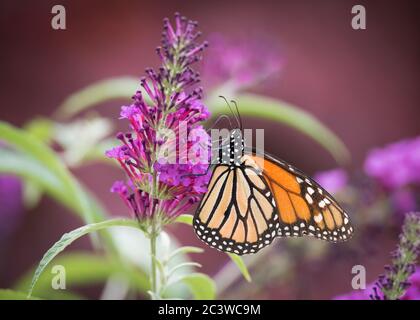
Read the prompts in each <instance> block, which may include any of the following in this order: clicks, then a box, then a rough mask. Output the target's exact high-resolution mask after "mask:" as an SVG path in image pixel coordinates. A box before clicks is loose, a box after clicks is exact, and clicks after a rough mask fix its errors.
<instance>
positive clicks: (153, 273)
mask: <svg viewBox="0 0 420 320" xmlns="http://www.w3.org/2000/svg"><path fill="white" fill-rule="evenodd" d="M156 238H157V232H156V230H155V219H153V221H152V232H151V233H150V261H151V288H152V292H153V298H156V297H157V296H158V295H157V290H158V289H157V281H156V274H157V272H156V269H157V266H156Z"/></svg>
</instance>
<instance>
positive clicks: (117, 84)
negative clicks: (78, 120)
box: [57, 76, 140, 118]
mask: <svg viewBox="0 0 420 320" xmlns="http://www.w3.org/2000/svg"><path fill="white" fill-rule="evenodd" d="M139 84H140V81H139V79H138V78H136V77H131V76H126V77H116V78H110V79H105V80H101V81H98V82H95V83H93V84H91V85H89V86H87V87H86V88H83V89H81V90H79V91H77V92H75V93H73V94H72V95H70V96H69V97H68V98H66V99H65V100H64V101H63V103H62V104H61V105H60V106H59V107H58V109H57V116H58V117H60V118H70V117H72V116H74V115H76V114H78V113H80V112H82V111H84V110H86V109H88V108H91V107H93V106H95V105H97V104H100V103H103V102H105V101H108V100H114V99H126V100H129V99H130V98H131V97H132V96H133V94H134V93H135V92H136V90H138V89H139Z"/></svg>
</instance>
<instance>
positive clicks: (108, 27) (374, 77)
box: [0, 0, 420, 299]
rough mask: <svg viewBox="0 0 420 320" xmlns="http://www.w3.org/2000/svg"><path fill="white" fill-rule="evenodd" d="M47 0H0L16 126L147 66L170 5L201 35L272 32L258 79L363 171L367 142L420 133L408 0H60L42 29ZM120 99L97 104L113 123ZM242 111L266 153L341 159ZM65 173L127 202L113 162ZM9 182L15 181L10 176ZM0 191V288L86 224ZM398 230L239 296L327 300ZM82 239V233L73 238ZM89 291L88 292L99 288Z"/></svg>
mask: <svg viewBox="0 0 420 320" xmlns="http://www.w3.org/2000/svg"><path fill="white" fill-rule="evenodd" d="M55 4H57V2H56V1H42V2H40V1H37V2H35V1H2V2H1V3H0V43H1V44H2V46H1V47H2V49H1V51H0V55H1V59H0V70H1V72H0V88H1V89H0V92H1V94H0V105H1V107H0V119H1V120H5V121H8V122H10V123H12V124H14V125H17V126H22V125H24V124H25V123H27V122H28V121H29V120H31V119H33V118H34V117H37V116H50V115H52V114H53V113H54V111H55V110H56V108H57V106H58V105H60V103H61V102H62V101H63V100H64V99H65V98H66V97H67V96H68V95H69V94H71V93H72V92H75V91H77V90H79V89H80V88H83V87H85V86H87V85H89V84H90V83H93V82H95V81H98V80H101V79H104V78H109V77H113V76H121V75H133V76H138V77H140V76H142V75H143V73H144V69H145V68H146V67H149V66H152V67H156V66H157V65H158V64H159V61H158V58H157V57H156V55H155V52H154V48H155V47H156V46H157V45H158V44H159V41H160V34H161V28H162V19H163V18H164V17H167V16H169V17H172V15H173V13H174V12H176V11H179V12H181V13H182V14H183V15H186V16H187V17H189V18H191V19H194V20H197V21H199V23H200V29H201V30H202V31H203V34H204V38H206V37H208V36H210V35H211V34H214V33H217V34H222V35H223V36H225V37H226V38H228V39H229V38H231V39H239V38H240V39H244V41H247V40H248V39H266V40H268V44H269V45H267V47H261V48H260V49H261V50H272V48H275V49H276V50H277V52H278V53H279V55H281V57H282V61H283V62H284V64H283V67H282V69H281V72H280V73H279V74H278V75H276V76H275V77H272V78H270V79H268V80H267V81H265V82H264V84H263V85H260V86H258V87H257V88H255V89H254V91H255V92H258V93H261V94H264V95H268V96H271V97H274V98H280V99H282V100H284V101H287V102H289V103H292V104H294V105H296V106H299V107H301V108H302V109H304V110H306V111H308V112H310V113H311V114H313V115H314V116H316V117H317V118H318V119H319V120H321V121H322V122H323V123H324V124H325V125H326V126H328V127H329V128H330V129H331V130H332V131H334V132H335V133H336V134H337V135H338V136H339V137H340V138H341V139H342V140H343V141H344V143H345V144H346V146H347V147H348V149H349V150H350V151H351V157H352V162H351V164H350V167H349V170H353V171H356V172H357V171H358V170H361V169H360V168H362V166H363V161H364V159H365V157H366V154H367V153H368V151H369V150H371V149H372V148H374V147H377V146H383V145H385V144H387V143H390V142H393V141H397V140H400V139H403V138H409V137H414V136H416V135H418V134H419V133H420V130H419V106H418V101H419V100H420V91H419V87H418V84H419V82H420V75H419V56H420V44H419V41H418V39H419V38H420V10H419V9H420V5H419V3H418V1H399V2H396V1H392V2H391V1H347V0H344V1H332V0H331V1H326V0H321V1H303V0H301V1H244V0H241V1H218V0H215V1H209V2H204V1H159V0H156V1H99V0H90V1H60V4H62V5H64V6H65V8H66V10H67V30H65V31H57V30H53V29H52V28H51V25H50V21H51V17H52V14H51V8H52V6H53V5H55ZM355 4H363V5H364V6H365V7H366V11H367V29H366V30H360V31H356V30H353V29H352V28H351V24H350V23H351V18H352V15H351V7H352V6H353V5H355ZM210 46H211V43H210ZM205 58H206V53H205V54H204V59H205ZM204 90H205V88H204ZM220 93H221V94H224V93H223V92H220ZM122 103H123V101H122V102H121V103H119V102H118V101H112V102H109V103H105V104H103V105H101V106H100V107H98V108H97V112H98V113H100V114H101V115H104V116H108V117H111V118H115V121H117V118H118V114H119V107H120V105H121V104H122ZM239 103H240V101H239ZM244 120H245V122H246V127H252V128H264V129H265V143H266V150H267V151H269V152H270V153H272V154H275V155H278V156H280V157H281V158H283V159H285V160H287V161H289V162H291V163H293V164H295V165H296V166H298V167H299V168H302V169H303V170H304V171H305V172H307V173H310V174H313V173H314V172H316V171H322V170H327V169H331V168H335V167H337V164H336V162H335V161H334V159H333V158H332V157H331V156H330V155H329V154H328V153H327V152H326V151H325V150H324V149H322V148H320V147H319V145H318V144H316V143H314V142H313V141H312V140H310V139H308V138H307V137H305V136H303V135H302V134H300V133H298V132H297V131H294V130H292V129H290V128H289V127H286V126H281V125H279V124H277V123H272V122H270V121H265V120H257V119H251V118H245V119H244ZM116 125H119V124H116ZM74 173H75V174H76V175H77V176H78V177H80V179H81V180H82V181H83V182H84V183H85V184H86V185H87V186H88V187H89V188H90V189H91V190H93V191H94V193H95V195H97V196H98V198H100V199H101V200H102V201H103V202H104V203H105V205H106V206H107V207H108V208H109V210H110V211H111V212H115V213H117V214H119V215H123V214H124V212H126V209H125V207H124V206H123V204H122V203H121V201H119V199H118V197H117V196H115V195H113V194H110V193H109V188H110V186H111V184H112V182H113V181H114V180H115V179H121V176H122V173H121V171H120V170H118V169H110V167H109V166H108V165H103V164H95V165H88V166H85V167H82V168H78V169H77V170H75V171H74ZM13 192H14V193H15V194H19V193H20V192H21V190H20V189H19V187H18V186H17V187H16V189H15V191H13ZM0 201H1V203H0V223H1V224H4V225H8V226H9V227H8V228H7V235H5V236H3V237H1V238H0V239H1V244H0V287H9V286H11V285H13V283H14V282H15V281H16V280H17V279H18V278H19V276H20V275H21V274H22V273H24V272H26V271H27V270H28V269H29V268H31V267H32V266H34V265H35V264H36V262H37V261H39V259H40V257H41V256H42V254H43V253H44V252H45V250H46V249H47V248H49V247H50V246H51V245H52V244H53V242H54V241H56V240H57V239H58V238H59V237H60V236H61V234H62V233H64V232H66V231H69V230H71V229H73V228H76V227H78V226H80V225H81V224H82V223H81V221H80V220H78V219H77V218H75V217H74V216H72V215H70V214H68V215H66V214H61V213H62V212H63V211H64V210H66V209H64V208H63V207H61V206H60V205H58V204H57V203H56V202H54V201H53V200H51V199H49V198H47V197H44V198H43V199H42V201H41V203H40V204H39V205H38V206H36V207H35V208H33V209H31V210H25V209H24V207H23V206H17V207H16V208H15V209H14V215H13V216H7V217H6V216H5V215H3V216H2V214H1V211H2V207H3V205H4V203H6V201H8V196H7V195H5V194H1V195H0ZM353 214H355V215H356V214H357V213H353ZM172 232H173V233H174V234H176V235H177V237H178V239H179V240H180V241H181V242H182V243H185V244H194V245H201V244H200V242H199V241H198V240H197V239H196V237H195V235H194V234H193V231H192V229H189V228H186V227H185V228H184V227H175V228H173V229H172ZM397 234H398V230H391V231H390V232H386V233H384V232H379V233H378V234H375V235H372V236H371V238H369V239H370V241H371V242H377V243H378V245H377V246H375V245H373V246H372V248H370V249H369V250H368V249H366V248H364V249H366V250H364V249H363V250H361V253H359V254H354V255H346V256H340V254H339V252H337V253H336V254H335V256H334V257H335V258H334V259H330V260H329V262H328V263H322V261H318V262H316V263H312V264H311V265H310V266H308V265H307V264H306V263H305V262H301V263H298V264H296V265H295V266H294V268H295V273H297V275H295V277H294V278H293V280H290V281H279V283H278V284H276V283H275V282H274V283H271V284H270V285H269V286H263V287H264V289H262V290H258V291H257V292H255V294H254V293H253V294H252V295H251V296H248V297H247V298H286V299H298V298H310V299H312V298H331V297H333V296H335V295H337V294H340V293H343V292H346V291H349V290H351V287H350V280H351V272H350V271H351V267H352V266H353V265H355V264H364V265H365V266H366V267H367V270H368V273H367V277H368V281H373V280H374V279H375V278H376V277H377V275H378V274H379V273H381V272H382V270H383V265H384V264H386V263H387V262H388V261H389V255H388V253H389V251H391V250H392V249H393V248H394V247H395V243H396V239H397ZM279 242H280V241H278V242H276V244H277V243H279ZM276 244H275V245H276ZM343 246H348V245H347V244H343ZM89 248H90V243H89V239H87V238H86V239H82V240H80V241H78V242H77V243H75V244H74V245H72V246H71V250H76V249H89ZM294 254H299V253H294ZM287 256H288V257H289V256H290V252H289V253H288V255H287ZM280 257H281V255H280ZM277 258H278V257H277ZM277 258H276V259H277ZM199 262H201V263H202V264H203V270H204V271H205V272H206V273H208V274H210V275H212V274H215V273H217V272H218V270H220V268H221V267H222V266H223V264H224V263H225V262H226V256H225V255H223V254H221V253H218V252H216V251H213V250H210V249H208V250H207V251H206V254H205V255H202V256H201V257H200V258H199ZM279 263H283V262H279ZM273 267H275V264H273ZM315 279H316V280H315ZM320 281H323V285H322V289H321V286H320V285H319V284H320ZM249 286H250V287H252V285H249ZM86 292H87V293H86V294H87V295H88V296H90V297H96V295H97V290H96V289H95V288H91V289H89V290H87V291H86Z"/></svg>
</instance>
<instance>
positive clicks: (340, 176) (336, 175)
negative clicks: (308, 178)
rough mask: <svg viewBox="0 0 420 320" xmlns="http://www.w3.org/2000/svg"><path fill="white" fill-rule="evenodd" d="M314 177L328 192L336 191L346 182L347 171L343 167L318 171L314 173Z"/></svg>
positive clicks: (344, 185) (345, 184)
mask: <svg viewBox="0 0 420 320" xmlns="http://www.w3.org/2000/svg"><path fill="white" fill-rule="evenodd" d="M314 179H315V181H317V182H318V183H319V184H320V185H321V186H323V187H324V188H325V189H326V190H327V191H328V192H330V193H337V192H338V191H340V190H342V189H343V188H344V187H346V186H347V183H348V176H347V173H346V171H344V170H343V169H333V170H328V171H322V172H318V173H316V174H315V175H314Z"/></svg>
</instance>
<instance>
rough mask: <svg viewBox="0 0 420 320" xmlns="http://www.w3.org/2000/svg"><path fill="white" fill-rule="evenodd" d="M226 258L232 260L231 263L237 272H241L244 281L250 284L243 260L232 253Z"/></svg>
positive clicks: (249, 277) (249, 276)
mask: <svg viewBox="0 0 420 320" xmlns="http://www.w3.org/2000/svg"><path fill="white" fill-rule="evenodd" d="M228 256H229V257H230V258H231V259H232V261H233V262H234V263H235V264H236V266H237V267H238V269H239V271H241V273H242V275H243V276H244V278H245V279H246V281H248V282H251V281H252V280H251V275H250V274H249V272H248V268H247V267H246V265H245V262H244V260H242V258H241V257H240V256H238V255H237V254H234V253H228Z"/></svg>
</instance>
